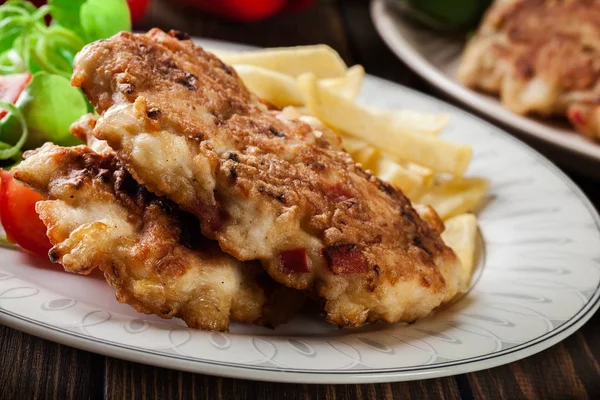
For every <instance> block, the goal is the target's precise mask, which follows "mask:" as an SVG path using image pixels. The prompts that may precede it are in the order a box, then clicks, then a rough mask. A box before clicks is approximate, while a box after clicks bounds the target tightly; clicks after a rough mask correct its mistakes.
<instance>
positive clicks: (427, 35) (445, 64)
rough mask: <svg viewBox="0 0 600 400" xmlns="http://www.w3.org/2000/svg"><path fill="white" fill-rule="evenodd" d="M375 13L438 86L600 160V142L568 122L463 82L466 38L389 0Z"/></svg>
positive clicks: (398, 49) (396, 47)
mask: <svg viewBox="0 0 600 400" xmlns="http://www.w3.org/2000/svg"><path fill="white" fill-rule="evenodd" d="M371 17H372V19H373V23H374V24H375V27H376V28H377V31H378V32H379V34H380V35H381V37H382V38H383V40H384V41H385V42H386V43H387V45H388V46H389V48H390V49H391V50H392V51H393V52H394V53H395V54H396V55H397V56H398V57H399V58H400V59H401V60H402V61H404V62H405V63H406V64H408V66H409V67H410V68H412V69H413V70H414V71H415V72H416V73H418V74H419V75H421V77H423V78H424V79H425V80H427V81H428V82H429V83H431V84H432V85H434V86H435V87H437V88H438V89H440V90H442V91H443V92H445V93H447V94H448V95H450V96H452V97H454V98H456V99H457V100H459V101H461V102H462V103H464V104H466V105H468V106H470V107H473V108H474V109H476V110H477V111H479V112H481V113H484V114H486V115H487V116H489V117H491V118H493V119H494V120H496V121H499V122H501V123H504V124H506V125H507V126H510V127H511V128H514V129H516V130H518V131H520V132H523V133H525V134H528V135H531V136H533V137H535V138H537V139H541V140H543V141H545V142H547V143H550V144H552V145H554V146H557V147H560V148H563V149H568V150H570V151H573V152H576V153H578V154H580V155H585V156H587V157H590V158H592V159H593V160H595V161H596V162H600V145H597V144H594V143H591V142H590V141H588V140H586V139H584V138H583V137H582V136H581V135H579V134H578V133H577V132H575V130H574V129H573V128H571V127H570V126H568V125H567V124H566V123H565V124H560V123H556V122H554V123H548V122H542V121H538V120H536V119H533V118H528V117H524V116H521V115H518V114H515V113H513V112H512V111H510V110H509V109H508V108H506V107H505V106H503V105H502V104H501V103H500V101H498V99H497V98H496V97H493V96H488V95H485V94H481V93H477V92H475V91H473V90H471V89H468V88H466V87H465V86H463V85H462V84H461V83H459V82H458V81H457V80H456V71H457V68H458V65H459V61H460V55H461V53H462V49H463V47H464V45H465V42H464V40H459V39H456V38H452V37H446V36H443V35H440V34H439V33H437V32H434V31H431V30H427V29H421V28H418V27H416V26H414V25H413V24H411V23H408V22H407V21H406V20H405V19H403V18H401V17H400V15H399V13H398V12H396V11H395V10H394V7H393V6H391V5H389V4H388V2H387V1H386V0H373V2H372V3H371ZM572 161H573V160H571V162H572ZM588 172H589V171H588ZM595 175H596V176H597V174H595Z"/></svg>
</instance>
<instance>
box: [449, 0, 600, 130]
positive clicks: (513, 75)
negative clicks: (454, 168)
mask: <svg viewBox="0 0 600 400" xmlns="http://www.w3.org/2000/svg"><path fill="white" fill-rule="evenodd" d="M459 78H460V79H461V80H462V81H463V82H464V83H465V84H467V85H469V86H472V87H474V88H479V89H482V90H486V91H489V92H492V93H497V94H500V96H501V99H502V101H503V102H504V103H505V104H506V105H507V106H508V107H509V108H511V109H512V110H513V111H515V112H517V113H521V114H525V113H536V114H540V115H544V116H546V115H552V114H556V115H563V116H566V117H568V118H569V120H570V121H571V123H572V124H573V125H574V126H575V128H577V130H579V131H580V132H582V133H584V134H585V135H587V136H589V137H591V138H595V139H599V138H600V5H599V4H598V2H597V1H595V0H560V1H559V0H516V1H514V0H510V1H508V0H497V1H496V2H495V3H494V4H493V6H492V7H491V8H490V10H489V11H488V13H487V15H486V16H485V18H484V20H483V23H482V25H481V27H480V29H479V32H478V33H477V35H476V36H475V37H474V39H473V40H472V41H471V43H470V44H469V46H468V47H467V49H466V50H465V53H464V55H463V59H462V63H461V66H460V69H459Z"/></svg>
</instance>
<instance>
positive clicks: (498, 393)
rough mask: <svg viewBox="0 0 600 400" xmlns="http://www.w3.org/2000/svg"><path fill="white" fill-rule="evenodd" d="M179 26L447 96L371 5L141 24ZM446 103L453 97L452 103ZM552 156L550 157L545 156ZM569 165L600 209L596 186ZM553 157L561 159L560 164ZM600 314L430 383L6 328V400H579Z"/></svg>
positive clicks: (591, 388)
mask: <svg viewBox="0 0 600 400" xmlns="http://www.w3.org/2000/svg"><path fill="white" fill-rule="evenodd" d="M152 26H158V27H160V28H163V29H170V28H178V29H180V30H185V31H187V32H189V33H190V34H192V35H196V36H200V37H206V38H214V39H221V40H228V41H234V42H240V43H246V44H251V45H256V46H291V45H299V44H313V43H326V44H328V45H330V46H332V47H333V48H335V49H336V50H337V51H338V52H339V53H340V54H341V55H342V57H343V58H344V59H345V61H346V62H347V63H348V64H356V63H360V64H362V65H364V66H365V69H366V70H367V71H368V72H369V73H370V74H373V75H377V76H381V77H384V78H386V79H390V80H392V81H395V82H399V83H402V84H404V85H407V86H409V87H412V88H415V89H417V90H420V91H423V92H426V93H430V94H433V95H435V96H438V97H441V95H440V94H438V93H434V92H432V91H431V89H430V88H429V87H428V85H427V84H426V83H425V82H423V81H422V80H421V79H420V78H418V77H417V76H416V75H415V74H414V73H413V72H411V71H410V70H409V69H408V68H407V67H406V66H405V65H404V64H403V63H402V62H400V61H399V60H398V59H396V57H394V55H393V54H392V53H391V52H390V51H389V50H388V49H387V47H386V46H385V44H384V43H383V41H382V40H381V39H380V38H379V36H378V35H377V33H376V31H375V29H374V27H373V25H372V23H371V20H370V16H369V13H368V1H341V0H340V1H333V0H331V1H320V2H318V3H317V5H316V6H314V7H313V8H311V9H310V10H309V11H306V12H304V13H302V14H298V15H284V16H278V17H276V18H274V19H271V20H268V21H265V22H261V23H255V24H241V23H233V22H228V21H223V20H218V19H214V18H207V17H206V16H204V15H202V14H200V13H198V12H195V11H192V10H189V9H185V10H182V9H176V8H175V7H173V6H171V5H169V4H168V2H167V1H165V0H153V4H152V8H151V12H150V13H149V15H147V17H146V18H145V20H144V21H143V22H142V23H141V24H140V25H139V26H138V27H137V28H138V29H147V28H150V27H152ZM445 100H449V99H445ZM544 152H545V153H546V154H547V155H549V156H550V157H554V156H555V153H554V152H553V151H551V150H550V151H547V150H545V151H544ZM558 159H559V160H560V161H563V164H562V167H563V168H565V169H566V170H567V172H569V173H570V175H571V176H572V178H573V179H574V180H575V181H576V182H577V183H578V184H579V185H580V187H581V188H582V189H583V190H584V191H585V192H586V194H588V196H590V198H591V199H592V201H593V202H594V204H595V205H596V207H597V208H598V207H599V206H600V190H599V188H598V183H596V182H594V181H592V180H590V179H588V178H585V177H583V176H582V175H580V174H579V173H576V172H570V169H571V167H572V165H570V164H569V161H570V160H572V158H571V159H569V158H567V159H566V162H565V159H560V157H559V158H558ZM555 160H556V158H555ZM599 331H600V316H598V315H596V316H594V317H593V318H592V319H591V321H589V322H588V323H587V324H586V325H585V326H584V327H583V328H582V329H580V330H579V331H578V332H577V333H575V334H574V335H572V336H571V337H569V338H568V339H566V340H564V341H562V342H561V343H559V344H557V345H555V346H553V347H552V348H550V349H548V350H546V351H543V352H541V353H539V354H536V355H534V356H532V357H529V358H527V359H524V360H521V361H518V362H514V363H511V364H508V365H505V366H502V367H497V368H493V369H490V370H485V371H480V372H475V373H470V374H466V375H458V376H454V377H448V378H440V379H429V380H423V381H414V382H403V383H391V384H372V385H356V384H352V382H348V384H347V385H293V384H277V383H265V382H253V381H246V380H238V379H224V378H217V377H211V376H205V375H198V374H191V373H186V372H179V371H173V370H168V369H162V368H156V367H150V366H146V365H142V364H137V363H132V362H127V361H122V360H118V359H113V358H109V357H104V356H100V355H96V354H92V353H88V352H85V351H80V350H76V349H73V348H70V347H66V346H62V345H58V344H55V343H52V342H49V341H46V340H43V339H39V338H36V337H34V336H30V335H27V334H25V333H21V332H18V331H15V330H13V329H10V328H6V327H0V400H4V399H37V398H48V399H129V398H135V399H145V398H156V399H171V398H174V399H191V398H197V399H328V400H330V399H331V400H333V399H340V400H345V399H421V398H423V399H473V398H475V399H489V398H502V399H520V398H523V399H576V398H582V399H585V398H589V399H594V398H600V340H599V339H598V338H599V337H600V334H599V333H598V332H599Z"/></svg>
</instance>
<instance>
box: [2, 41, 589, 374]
mask: <svg viewBox="0 0 600 400" xmlns="http://www.w3.org/2000/svg"><path fill="white" fill-rule="evenodd" d="M206 42H208V41H206ZM220 43H224V44H225V43H227V42H220ZM232 44H234V43H232ZM366 80H371V81H374V82H379V83H383V84H386V85H389V86H392V87H393V88H394V89H393V90H401V91H405V92H410V93H412V94H413V95H416V96H421V97H424V98H426V99H427V100H428V101H430V102H432V103H437V104H443V105H444V106H445V107H447V108H448V109H449V110H448V111H449V112H450V113H451V114H453V115H457V116H460V117H462V118H470V119H473V120H475V121H477V122H478V123H479V124H481V126H486V127H488V128H489V129H491V130H492V131H493V132H494V134H495V135H497V136H498V137H500V138H502V139H503V140H507V141H509V142H512V144H513V145H515V146H520V147H521V148H522V149H523V150H525V151H526V152H527V153H528V154H529V155H530V156H532V157H533V158H535V159H537V160H538V161H540V162H541V163H542V164H543V165H544V166H545V167H546V168H547V169H548V170H549V172H551V173H552V174H554V175H555V176H556V177H558V178H559V179H560V180H561V181H562V182H563V183H564V184H565V185H566V186H567V187H568V188H569V189H570V190H571V191H572V192H573V193H574V194H575V196H576V197H577V200H578V201H580V202H581V203H582V204H583V205H584V206H585V208H586V210H587V211H588V212H589V214H590V217H591V219H592V220H593V222H594V225H595V227H596V230H597V231H600V215H599V214H598V211H597V210H596V208H595V207H594V205H593V204H592V203H591V201H590V200H589V199H588V198H587V196H586V195H585V194H584V193H583V191H582V190H581V189H580V188H579V187H578V186H577V184H576V183H575V182H573V181H572V180H571V178H569V177H568V176H567V175H566V174H565V173H564V172H563V171H561V170H560V169H559V168H558V167H557V166H556V165H554V163H552V162H551V161H550V160H548V159H547V158H546V157H545V156H543V155H542V154H540V153H539V152H538V151H537V150H535V149H533V148H532V147H531V146H529V145H528V144H526V143H524V142H522V141H521V140H519V139H517V138H515V137H513V136H511V135H510V134H508V133H507V132H505V131H504V130H503V129H501V128H499V127H497V126H495V125H493V124H491V123H490V122H488V121H486V120H484V119H482V118H480V117H478V116H476V115H473V114H472V113H470V112H469V111H466V110H463V109H460V108H459V107H457V106H455V105H453V104H450V103H447V102H445V101H443V100H441V99H437V98H435V97H433V96H430V95H428V94H424V93H421V92H419V91H417V90H414V89H411V88H409V87H406V86H404V85H401V84H398V83H395V82H392V81H389V80H386V79H383V78H379V77H375V76H372V75H367V77H366ZM599 307H600V280H599V282H598V286H596V289H595V291H594V294H593V295H592V296H591V297H590V299H589V300H588V301H587V302H586V303H585V304H584V305H583V307H582V308H581V309H580V310H578V312H577V313H576V314H574V315H573V316H572V317H571V318H570V319H569V320H567V321H566V322H565V323H564V324H562V325H561V326H560V327H558V328H556V329H554V330H552V331H550V332H547V333H546V334H544V335H542V336H539V337H537V338H534V339H531V340H529V341H528V342H525V343H522V344H520V345H518V346H514V347H511V348H509V349H505V350H502V351H500V352H493V353H489V354H486V355H482V356H478V357H474V358H475V360H471V361H467V360H469V359H465V360H457V361H456V363H458V364H453V363H452V362H448V363H442V364H438V365H439V366H427V365H424V366H418V367H402V368H393V369H387V370H382V369H380V370H375V371H363V372H358V371H352V370H345V371H341V370H340V372H337V373H336V372H331V371H321V370H314V371H294V370H286V369H285V368H283V369H276V370H275V369H268V368H264V367H263V368H260V369H259V368H256V367H252V366H239V365H227V364H226V363H224V362H219V361H216V362H210V361H208V360H195V361H194V360H189V359H185V358H181V357H179V358H178V357H174V356H173V355H165V354H160V353H154V352H153V351H152V350H148V349H141V348H135V347H130V346H127V345H121V344H118V343H110V342H108V343H107V342H106V341H104V340H102V339H98V338H94V337H91V336H85V335H82V334H79V333H77V332H73V331H70V330H68V329H66V328H60V327H57V326H55V325H52V324H48V323H44V322H41V321H35V320H33V319H30V318H28V317H26V316H23V315H20V314H17V313H14V312H11V311H8V310H5V309H3V308H2V307H0V323H2V324H4V325H6V326H9V327H12V328H14V329H17V330H20V331H23V332H26V333H29V334H32V335H34V336H38V337H41V338H44V339H48V340H51V341H54V342H57V343H60V344H63V345H67V346H71V347H75V348H78V349H81V350H86V351H91V352H94V353H97V354H102V355H105V356H110V357H114V358H118V359H124V360H128V361H133V362H140V363H143V364H148V365H154V366H158V367H163V368H164V367H167V368H173V369H176V370H181V371H188V372H194V373H202V374H208V375H215V376H221V377H228V378H238V379H252V380H258V381H271V382H285V383H320V384H340V383H380V382H397V381H409V380H418V379H426V378H437V377H445V376H451V375H458V374H463V373H468V372H473V371H478V370H482V369H487V368H492V367H496V366H500V365H504V364H507V363H509V362H513V361H517V360H520V359H523V358H526V357H529V356H531V355H533V354H536V353H538V352H540V351H542V350H545V349H547V348H549V347H551V346H553V345H554V344H556V343H558V342H560V341H561V340H563V339H565V338H566V337H568V336H570V335H571V334H573V333H574V332H576V331H577V330H578V329H579V328H580V327H581V326H583V325H584V324H585V323H586V322H587V321H588V320H589V319H590V318H591V317H592V316H593V315H594V313H595V312H596V311H597V310H598V308H599Z"/></svg>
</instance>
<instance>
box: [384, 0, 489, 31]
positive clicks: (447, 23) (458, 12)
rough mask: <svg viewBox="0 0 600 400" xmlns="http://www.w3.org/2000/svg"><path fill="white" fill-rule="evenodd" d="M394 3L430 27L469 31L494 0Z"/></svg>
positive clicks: (409, 1) (423, 0)
mask: <svg viewBox="0 0 600 400" xmlns="http://www.w3.org/2000/svg"><path fill="white" fill-rule="evenodd" d="M394 3H396V4H397V5H398V6H399V8H400V9H401V11H403V12H405V13H406V14H408V15H409V16H411V17H412V18H414V19H416V20H417V21H418V22H420V23H422V24H423V25H425V26H427V27H429V28H432V29H437V30H444V31H467V30H469V29H472V28H474V27H475V26H477V24H478V23H479V20H480V19H481V16H482V15H483V14H484V12H485V10H486V9H487V8H488V7H489V6H490V4H491V3H492V0H395V1H394Z"/></svg>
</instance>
